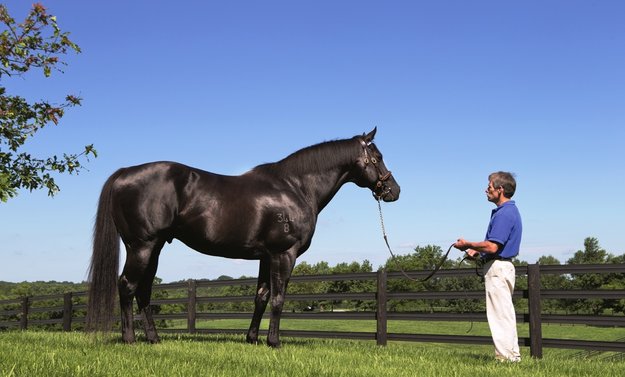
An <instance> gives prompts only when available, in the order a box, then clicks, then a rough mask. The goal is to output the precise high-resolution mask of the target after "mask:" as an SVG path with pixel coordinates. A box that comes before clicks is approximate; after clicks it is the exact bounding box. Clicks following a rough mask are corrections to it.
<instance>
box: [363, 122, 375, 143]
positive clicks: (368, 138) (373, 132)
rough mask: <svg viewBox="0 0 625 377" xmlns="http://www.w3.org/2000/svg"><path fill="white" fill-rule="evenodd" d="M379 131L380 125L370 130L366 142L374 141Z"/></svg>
mask: <svg viewBox="0 0 625 377" xmlns="http://www.w3.org/2000/svg"><path fill="white" fill-rule="evenodd" d="M377 131H378V127H377V126H376V127H374V128H373V130H372V131H371V132H369V133H368V134H366V135H365V143H367V144H369V143H371V142H372V141H373V138H374V137H375V133H376V132H377Z"/></svg>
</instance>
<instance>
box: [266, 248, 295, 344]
mask: <svg viewBox="0 0 625 377" xmlns="http://www.w3.org/2000/svg"><path fill="white" fill-rule="evenodd" d="M296 256H297V254H296V253H295V252H294V251H293V250H292V249H291V250H288V251H286V252H283V253H280V254H276V255H272V256H271V271H270V286H271V288H270V293H271V315H270V317H269V333H268V334H267V345H269V346H270V347H276V348H277V347H280V316H281V315H282V308H283V306H284V299H285V296H286V287H287V285H288V284H289V279H290V278H291V272H293V267H294V265H295V259H296Z"/></svg>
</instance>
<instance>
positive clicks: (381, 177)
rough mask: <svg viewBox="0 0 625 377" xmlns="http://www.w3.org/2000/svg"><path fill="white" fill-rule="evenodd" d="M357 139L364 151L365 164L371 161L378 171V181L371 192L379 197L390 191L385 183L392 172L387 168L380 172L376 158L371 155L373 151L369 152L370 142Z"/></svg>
mask: <svg viewBox="0 0 625 377" xmlns="http://www.w3.org/2000/svg"><path fill="white" fill-rule="evenodd" d="M359 141H360V145H361V146H362V150H363V151H364V153H365V165H369V162H371V165H373V167H374V168H375V170H376V171H377V173H378V181H377V182H376V184H375V189H374V190H373V193H374V194H375V196H376V197H378V198H381V197H383V196H384V195H386V194H388V193H390V192H391V188H390V187H388V186H387V185H386V181H388V180H389V179H390V178H391V176H392V173H391V171H390V170H387V172H386V173H384V174H382V171H381V170H380V167H379V166H378V159H377V158H375V156H373V153H371V151H370V150H369V144H370V143H366V142H365V141H364V140H362V139H360V140H359ZM370 153H371V158H369V154H370Z"/></svg>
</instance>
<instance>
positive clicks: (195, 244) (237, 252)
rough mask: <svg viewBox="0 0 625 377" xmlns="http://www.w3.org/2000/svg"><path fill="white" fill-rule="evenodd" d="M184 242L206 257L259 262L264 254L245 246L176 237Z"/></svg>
mask: <svg viewBox="0 0 625 377" xmlns="http://www.w3.org/2000/svg"><path fill="white" fill-rule="evenodd" d="M176 238H178V239H179V240H180V241H182V242H183V243H184V244H185V245H187V246H189V247H190V248H192V249H193V250H195V251H197V252H200V253H202V254H206V255H213V256H216V257H224V258H231V259H247V260H257V259H260V258H261V257H262V256H263V255H264V252H262V251H260V250H259V249H257V248H250V247H244V246H232V245H219V244H216V243H213V242H209V241H207V240H203V241H200V240H191V239H185V238H182V237H176Z"/></svg>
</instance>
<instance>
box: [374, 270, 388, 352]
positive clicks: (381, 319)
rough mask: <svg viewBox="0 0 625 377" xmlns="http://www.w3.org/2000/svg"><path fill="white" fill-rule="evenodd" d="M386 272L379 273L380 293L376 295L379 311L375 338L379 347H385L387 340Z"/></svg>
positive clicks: (377, 312)
mask: <svg viewBox="0 0 625 377" xmlns="http://www.w3.org/2000/svg"><path fill="white" fill-rule="evenodd" d="M386 297H387V296H386V270H385V269H381V270H380V271H378V292H377V294H376V300H377V311H376V322H377V327H376V328H377V330H376V334H375V338H376V340H377V344H378V346H385V345H386V340H387V323H386V322H387V316H386V300H387V298H386Z"/></svg>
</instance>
